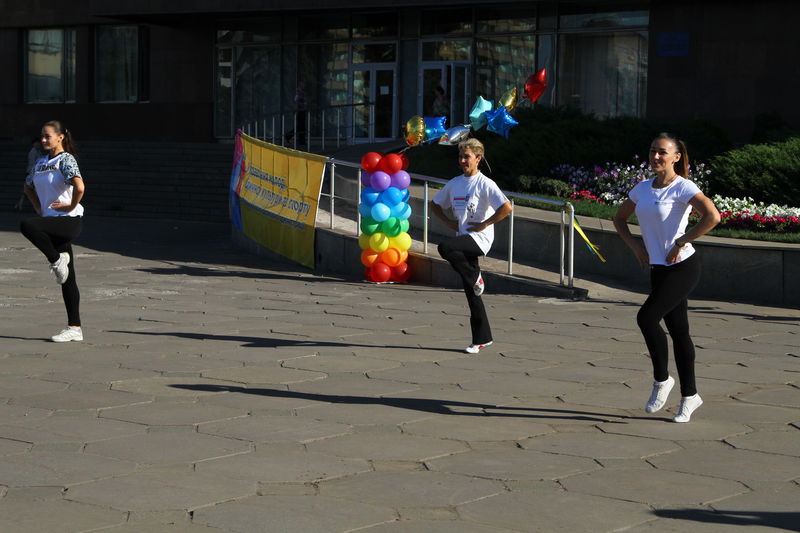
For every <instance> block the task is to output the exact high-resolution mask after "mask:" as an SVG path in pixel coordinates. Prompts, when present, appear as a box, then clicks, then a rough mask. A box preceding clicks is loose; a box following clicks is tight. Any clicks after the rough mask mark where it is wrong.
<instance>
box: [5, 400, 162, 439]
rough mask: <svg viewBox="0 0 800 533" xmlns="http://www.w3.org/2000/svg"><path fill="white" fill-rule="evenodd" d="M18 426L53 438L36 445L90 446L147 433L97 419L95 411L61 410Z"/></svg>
mask: <svg viewBox="0 0 800 533" xmlns="http://www.w3.org/2000/svg"><path fill="white" fill-rule="evenodd" d="M148 405H149V404H148ZM15 427H20V428H25V429H28V430H32V431H40V432H42V435H52V436H50V437H45V438H43V439H37V440H36V441H34V442H36V443H37V444H41V443H43V442H64V441H71V442H80V443H88V442H94V441H100V440H105V439H112V438H117V437H126V436H130V435H139V434H142V433H145V431H147V428H146V427H144V426H142V425H139V424H130V423H127V422H121V421H117V420H104V419H102V418H98V416H97V413H96V412H94V411H58V412H56V413H54V414H53V415H52V416H50V417H48V418H45V419H33V420H25V421H18V422H17V423H16V424H15Z"/></svg>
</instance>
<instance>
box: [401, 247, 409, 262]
mask: <svg viewBox="0 0 800 533" xmlns="http://www.w3.org/2000/svg"><path fill="white" fill-rule="evenodd" d="M406 261H408V252H407V251H406V250H403V251H402V252H400V262H401V263H405V262H406Z"/></svg>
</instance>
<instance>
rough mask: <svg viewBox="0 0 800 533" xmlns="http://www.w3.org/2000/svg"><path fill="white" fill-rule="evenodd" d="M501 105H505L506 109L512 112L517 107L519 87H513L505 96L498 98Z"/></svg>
mask: <svg viewBox="0 0 800 533" xmlns="http://www.w3.org/2000/svg"><path fill="white" fill-rule="evenodd" d="M498 102H499V103H500V105H502V106H505V108H506V111H508V112H509V113H511V112H512V111H514V108H515V107H517V88H516V87H512V88H510V89H509V90H507V91H506V92H504V93H503V96H501V97H500V100H498Z"/></svg>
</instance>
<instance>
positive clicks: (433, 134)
mask: <svg viewBox="0 0 800 533" xmlns="http://www.w3.org/2000/svg"><path fill="white" fill-rule="evenodd" d="M446 123H447V117H446V116H441V117H425V139H424V140H423V142H426V143H429V142H433V141H435V140H436V139H438V138H439V137H441V136H442V135H444V131H445V129H444V126H445V124H446Z"/></svg>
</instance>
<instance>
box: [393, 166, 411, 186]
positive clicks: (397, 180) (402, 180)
mask: <svg viewBox="0 0 800 533" xmlns="http://www.w3.org/2000/svg"><path fill="white" fill-rule="evenodd" d="M391 185H392V187H397V188H398V189H401V190H402V189H408V186H409V185H411V176H410V175H409V174H408V172H406V171H405V170H398V171H397V172H395V173H394V174H392V176H391Z"/></svg>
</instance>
